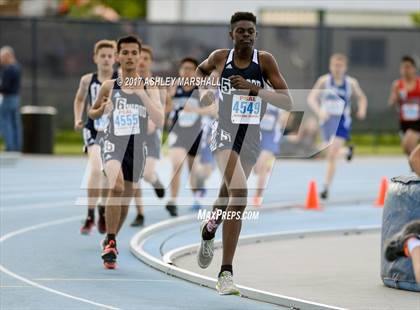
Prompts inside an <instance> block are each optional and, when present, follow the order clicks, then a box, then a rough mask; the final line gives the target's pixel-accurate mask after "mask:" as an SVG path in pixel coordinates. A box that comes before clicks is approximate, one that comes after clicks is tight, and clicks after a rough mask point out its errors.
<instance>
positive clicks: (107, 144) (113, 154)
mask: <svg viewBox="0 0 420 310" xmlns="http://www.w3.org/2000/svg"><path fill="white" fill-rule="evenodd" d="M133 140H134V139H130V140H127V139H115V138H114V139H112V138H104V139H103V143H102V145H101V150H102V160H103V163H104V165H105V163H107V162H108V161H110V160H117V161H119V162H120V163H121V169H122V172H123V176H124V180H125V181H128V182H135V183H137V182H138V181H139V180H140V178H141V177H142V176H143V170H144V166H145V163H146V156H147V148H146V143H145V142H144V141H143V142H137V141H136V143H134V141H133ZM124 142H125V143H124Z"/></svg>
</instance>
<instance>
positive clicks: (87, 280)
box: [33, 278, 175, 282]
mask: <svg viewBox="0 0 420 310" xmlns="http://www.w3.org/2000/svg"><path fill="white" fill-rule="evenodd" d="M33 280H34V281H81V282H84V281H86V282H90V281H109V282H175V281H173V280H155V279H129V278H128V279H113V278H102V279H101V278H92V279H89V278H36V279H33Z"/></svg>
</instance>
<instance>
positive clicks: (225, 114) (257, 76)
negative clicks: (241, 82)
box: [218, 49, 267, 143]
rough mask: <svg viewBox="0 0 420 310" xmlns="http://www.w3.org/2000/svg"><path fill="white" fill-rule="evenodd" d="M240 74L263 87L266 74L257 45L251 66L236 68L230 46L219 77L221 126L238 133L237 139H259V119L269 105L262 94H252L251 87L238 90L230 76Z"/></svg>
mask: <svg viewBox="0 0 420 310" xmlns="http://www.w3.org/2000/svg"><path fill="white" fill-rule="evenodd" d="M232 75H240V76H242V77H243V78H244V79H245V80H247V81H248V82H250V83H252V84H255V85H258V86H259V87H261V88H264V78H263V74H262V70H261V67H260V63H259V53H258V50H256V49H254V51H253V54H252V59H251V62H250V64H249V66H248V67H246V68H244V69H240V68H237V67H236V66H235V62H234V50H233V49H231V50H230V52H229V55H228V57H227V59H226V63H225V66H224V68H223V72H222V74H221V77H220V92H219V125H218V126H219V127H220V128H222V129H223V130H225V131H227V132H231V133H234V134H236V139H238V138H239V139H240V140H243V139H244V138H245V135H246V137H247V139H252V140H255V142H257V143H259V140H260V122H261V119H262V117H263V116H264V113H265V110H266V108H267V103H266V102H265V101H263V100H262V99H261V97H259V96H250V95H249V90H246V91H245V90H236V89H234V88H233V87H232V86H231V84H230V80H229V77H231V76H232Z"/></svg>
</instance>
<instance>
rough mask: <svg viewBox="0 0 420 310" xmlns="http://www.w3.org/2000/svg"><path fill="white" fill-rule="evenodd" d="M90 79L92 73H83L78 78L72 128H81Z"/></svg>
mask: <svg viewBox="0 0 420 310" xmlns="http://www.w3.org/2000/svg"><path fill="white" fill-rule="evenodd" d="M91 79H92V73H88V74H85V75H83V76H82V77H81V78H80V83H79V88H78V89H77V92H76V96H75V98H74V102H73V110H74V129H76V130H77V129H82V128H83V121H82V115H83V108H84V106H85V100H86V96H87V93H88V88H89V81H90V80H91Z"/></svg>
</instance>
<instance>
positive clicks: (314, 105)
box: [308, 75, 326, 117]
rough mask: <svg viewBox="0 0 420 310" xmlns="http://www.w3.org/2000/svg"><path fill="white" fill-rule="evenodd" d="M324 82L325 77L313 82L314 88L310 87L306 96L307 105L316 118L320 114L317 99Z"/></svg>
mask: <svg viewBox="0 0 420 310" xmlns="http://www.w3.org/2000/svg"><path fill="white" fill-rule="evenodd" d="M325 80H326V76H325V75H323V76H321V77H319V78H318V80H317V81H316V82H315V85H314V87H312V89H311V91H310V92H309V95H308V105H309V107H310V108H311V109H312V111H314V113H315V114H316V115H317V116H318V117H319V116H320V115H321V114H322V113H321V108H320V104H319V99H320V96H321V94H322V90H323V89H324V88H325Z"/></svg>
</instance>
